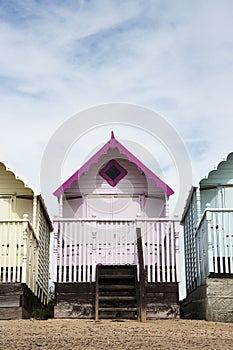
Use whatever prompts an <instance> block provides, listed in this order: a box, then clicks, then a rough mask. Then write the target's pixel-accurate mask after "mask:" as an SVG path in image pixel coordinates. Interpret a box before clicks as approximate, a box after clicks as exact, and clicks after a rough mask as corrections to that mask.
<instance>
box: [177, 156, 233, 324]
mask: <svg viewBox="0 0 233 350" xmlns="http://www.w3.org/2000/svg"><path fill="white" fill-rule="evenodd" d="M182 224H183V226H184V245H185V265H186V284H187V298H186V299H185V300H184V301H183V302H182V315H183V317H185V318H197V319H206V320H211V321H225V322H233V297H232V295H233V153H231V154H229V156H228V157H227V159H226V160H225V161H222V162H221V163H219V165H218V167H217V169H216V170H213V171H211V172H210V173H209V175H208V176H207V177H206V178H204V179H202V180H201V181H200V183H199V186H198V187H193V188H192V189H191V191H190V194H189V197H188V200H187V203H186V207H185V210H184V214H183V218H182Z"/></svg>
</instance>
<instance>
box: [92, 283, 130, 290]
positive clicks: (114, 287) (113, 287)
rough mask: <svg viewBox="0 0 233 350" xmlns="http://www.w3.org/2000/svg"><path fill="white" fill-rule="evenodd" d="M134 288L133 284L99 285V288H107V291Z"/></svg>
mask: <svg viewBox="0 0 233 350" xmlns="http://www.w3.org/2000/svg"><path fill="white" fill-rule="evenodd" d="M134 289H135V285H134V284H115V285H112V284H109V285H108V284H103V285H99V290H107V291H127V290H134Z"/></svg>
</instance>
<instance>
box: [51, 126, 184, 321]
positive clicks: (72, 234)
mask: <svg viewBox="0 0 233 350" xmlns="http://www.w3.org/2000/svg"><path fill="white" fill-rule="evenodd" d="M172 194H173V190H172V189H171V188H170V187H169V186H168V185H167V184H166V183H165V182H164V181H163V180H161V179H160V178H159V177H158V176H156V175H155V174H154V173H153V172H152V171H151V170H150V169H149V168H148V167H146V166H145V165H144V164H143V162H142V161H140V160H139V159H138V158H136V157H135V156H134V155H133V153H131V152H130V151H129V150H128V149H127V148H126V147H125V146H124V145H123V144H122V143H120V142H119V141H118V140H117V139H116V138H115V136H114V133H113V132H112V134H111V138H110V139H109V141H108V142H107V143H106V144H104V146H103V147H101V148H100V149H99V150H98V151H97V152H96V153H95V154H94V155H93V156H92V157H91V158H90V159H89V160H88V161H87V162H86V163H85V164H84V165H83V166H82V167H81V168H80V169H79V170H77V171H76V172H75V173H74V174H73V175H72V176H71V177H70V178H69V179H68V180H67V181H66V182H65V183H63V184H62V185H61V186H60V187H59V188H58V189H57V190H56V191H55V192H54V195H55V196H56V197H57V198H58V202H59V217H58V218H55V220H54V225H55V227H56V229H55V233H54V254H53V259H54V260H53V268H54V274H53V276H54V277H53V278H54V282H55V296H56V306H55V317H57V318H59V317H60V318H61V317H74V318H76V317H78V318H93V317H95V318H96V319H98V318H99V317H100V318H105V317H106V318H107V317H109V318H124V317H129V318H141V319H145V318H167V317H177V316H178V315H179V305H178V276H177V269H178V266H177V265H178V254H179V251H178V236H179V225H178V222H177V221H176V220H172V219H170V218H169V214H168V213H169V209H168V207H169V197H170V196H171V195H172Z"/></svg>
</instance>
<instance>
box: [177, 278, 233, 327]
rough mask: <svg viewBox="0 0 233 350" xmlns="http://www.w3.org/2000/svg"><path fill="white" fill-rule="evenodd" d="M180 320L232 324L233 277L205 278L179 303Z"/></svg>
mask: <svg viewBox="0 0 233 350" xmlns="http://www.w3.org/2000/svg"><path fill="white" fill-rule="evenodd" d="M181 318H186V319H203V320H207V321H214V322H218V321H220V322H233V275H232V276H231V277H229V276H228V277H225V278H223V277H214V278H207V279H206V284H204V285H202V286H199V287H197V288H196V289H195V290H193V291H192V292H191V293H189V295H188V296H187V297H186V298H185V299H184V300H183V301H182V302H181Z"/></svg>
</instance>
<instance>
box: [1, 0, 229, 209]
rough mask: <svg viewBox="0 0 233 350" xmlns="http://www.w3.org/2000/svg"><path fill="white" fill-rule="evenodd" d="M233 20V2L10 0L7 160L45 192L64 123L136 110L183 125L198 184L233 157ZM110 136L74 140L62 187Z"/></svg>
mask: <svg viewBox="0 0 233 350" xmlns="http://www.w3.org/2000/svg"><path fill="white" fill-rule="evenodd" d="M232 13H233V1H231V0H205V1H203V0H189V1H187V0H147V1H145V0H124V1H123V0H76V1H74V0H70V1H62V0H51V1H44V0H38V1H33V0H24V1H21V0H14V1H12V0H0V48H1V55H0V120H1V124H0V125H1V137H0V159H1V160H3V161H6V162H7V163H8V164H9V165H10V166H11V167H13V169H16V170H17V173H19V174H20V175H21V174H22V175H23V177H24V178H26V179H28V182H29V183H30V184H33V185H34V186H35V187H37V188H40V187H41V184H40V170H41V164H42V159H43V156H44V153H45V152H46V147H47V145H48V143H49V141H50V140H51V138H53V135H54V133H55V132H56V130H57V129H58V128H60V127H62V125H63V124H64V123H66V122H67V121H68V120H69V118H71V117H72V116H74V115H77V118H78V114H79V113H82V111H85V110H86V109H88V108H91V107H94V106H98V105H103V104H109V103H126V104H132V105H137V106H142V107H143V108H147V109H149V110H152V111H156V112H157V113H159V114H160V115H161V116H163V117H164V118H165V120H166V122H167V123H169V125H171V126H172V128H174V130H175V131H176V132H177V134H178V135H179V137H180V139H181V140H182V142H183V144H184V147H185V149H186V150H187V152H188V154H189V158H190V163H191V165H192V170H193V179H192V183H193V184H196V183H197V182H198V181H199V180H200V179H201V178H203V177H204V176H205V175H207V174H208V172H209V171H210V170H212V169H213V168H214V167H215V166H217V164H218V163H219V162H220V161H221V160H222V159H223V158H226V156H227V155H228V153H230V152H231V151H233V149H232V148H233V147H232V129H233V118H232V117H233V93H232V92H233V36H232V33H233V21H232ZM126 117H127V116H126ZM126 117H125V118H126ZM126 119H127V118H126ZM116 121H117V120H116ZM155 128H156V125H155ZM111 129H112V125H108V126H102V125H100V127H99V128H98V127H95V128H94V129H93V128H92V129H91V130H89V129H87V130H86V132H85V133H84V134H85V135H84V136H83V137H82V138H81V139H80V138H79V139H77V140H76V141H77V142H73V144H72V145H71V146H70V148H69V149H68V150H67V154H66V160H65V161H64V169H63V170H62V172H63V180H65V179H66V178H67V177H68V176H69V175H71V174H72V171H75V170H76V169H77V168H78V167H80V166H81V164H82V162H83V161H84V160H85V159H86V160H87V158H88V155H90V154H92V153H93V152H94V150H96V148H98V145H100V144H102V143H105V142H106V141H107V140H108V139H109V137H110V130H111ZM117 132H118V135H116V136H119V139H121V138H122V139H123V140H125V142H126V141H127V139H128V140H130V142H131V145H132V144H137V145H138V146H141V144H143V147H144V150H146V151H147V152H148V154H152V155H154V154H155V149H157V151H158V150H161V148H160V147H158V144H157V145H155V144H154V141H153V140H152V138H149V137H148V138H145V139H144V140H142V141H141V139H140V137H138V133H137V132H136V131H135V128H134V127H133V126H132V125H131V126H129V127H128V129H127V128H124V125H123V126H122V125H120V124H119V125H118V127H117ZM159 132H160V131H159V130H158V131H157V134H159ZM77 135H78V130H77ZM126 143H127V142H126ZM61 147H62V145H61ZM136 148H137V147H136ZM136 148H135V149H136ZM144 153H145V152H144ZM167 153H169V152H167ZM161 154H164V153H163V150H161V153H160V155H161ZM55 156H56V154H55ZM155 158H156V157H155ZM161 158H162V160H161ZM168 158H169V157H168ZM148 159H151V158H150V157H148ZM164 159H166V155H165V156H164V157H160V158H159V156H158V152H157V158H156V160H157V162H158V163H159V161H160V160H161V164H160V167H161V168H162V170H163V172H164V173H165V178H166V179H167V182H168V184H169V185H172V186H174V187H175V188H173V189H174V190H175V191H176V186H177V181H173V178H175V177H177V174H176V176H175V175H173V170H174V167H175V165H174V164H173V165H174V166H173V167H169V166H167V165H168V164H169V160H167V161H164ZM142 160H143V159H142ZM184 167H185V165H184ZM52 176H53V175H52V174H51V178H52ZM190 185H191V183H190ZM56 187H57V186H56V184H54V190H55V189H56ZM46 196H48V194H46ZM51 196H52V195H51ZM46 199H47V198H46ZM48 201H50V200H48ZM54 208H55V207H53V206H51V207H50V208H49V209H50V213H51V214H52V215H53V214H54V213H55V212H56V209H54Z"/></svg>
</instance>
